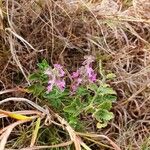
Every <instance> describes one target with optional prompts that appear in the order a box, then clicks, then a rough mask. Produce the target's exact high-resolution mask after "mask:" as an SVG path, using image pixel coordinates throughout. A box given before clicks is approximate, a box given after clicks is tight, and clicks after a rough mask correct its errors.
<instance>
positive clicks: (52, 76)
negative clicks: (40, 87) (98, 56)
mask: <svg viewBox="0 0 150 150" xmlns="http://www.w3.org/2000/svg"><path fill="white" fill-rule="evenodd" d="M84 58H85V61H84V62H83V63H82V66H81V67H80V68H79V69H78V70H77V71H75V72H73V73H72V80H73V83H72V85H71V90H72V92H75V91H76V90H77V88H78V87H79V86H80V85H85V84H87V83H94V82H95V81H96V73H95V72H94V70H93V68H92V63H93V62H94V57H93V56H85V57H84ZM45 74H46V75H48V77H49V81H48V86H47V92H48V93H49V92H51V91H52V89H53V87H54V86H56V87H57V88H58V89H60V90H61V91H64V89H65V85H66V83H65V80H64V76H65V72H64V70H63V67H62V66H61V65H60V64H54V68H53V69H51V68H48V69H47V70H46V71H45Z"/></svg>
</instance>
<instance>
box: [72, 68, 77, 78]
mask: <svg viewBox="0 0 150 150" xmlns="http://www.w3.org/2000/svg"><path fill="white" fill-rule="evenodd" d="M78 76H79V70H77V71H76V72H73V73H72V76H71V77H72V78H77V77H78Z"/></svg>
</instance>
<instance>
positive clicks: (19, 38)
mask: <svg viewBox="0 0 150 150" xmlns="http://www.w3.org/2000/svg"><path fill="white" fill-rule="evenodd" d="M149 10H150V2H149V0H90V1H86V0H61V1H59V0H56V1H55V0H51V1H50V0H32V1H30V0H27V1H26V0H1V1H0V41H1V44H0V64H1V65H0V88H1V91H2V92H1V93H2V94H1V95H0V99H1V100H3V99H5V98H6V97H26V98H28V99H30V100H32V101H38V103H40V104H41V105H42V106H43V105H45V102H43V101H41V100H38V99H36V100H35V99H34V98H33V97H32V95H29V94H28V93H26V91H24V90H21V89H22V87H26V86H27V85H30V82H29V80H28V75H29V74H30V73H31V72H33V71H34V70H36V64H37V63H38V62H39V61H41V60H42V59H43V58H46V59H47V60H48V61H49V63H50V64H54V63H60V64H62V65H63V66H65V67H66V68H67V71H68V72H69V71H70V70H75V69H76V68H78V67H79V66H80V64H81V62H82V60H83V56H84V55H86V54H92V55H94V56H95V57H96V58H97V60H102V62H103V66H104V68H105V69H106V70H111V71H113V72H114V73H115V74H116V79H115V80H114V81H113V82H111V83H110V84H111V85H112V86H113V87H114V89H115V90H116V91H117V94H118V101H117V103H116V104H115V105H114V108H113V112H114V113H115V118H114V119H113V120H112V122H110V124H109V126H108V127H107V128H105V129H96V127H95V124H94V123H93V122H90V117H89V118H85V120H87V124H89V126H88V127H87V129H86V131H88V132H94V133H95V134H103V135H106V136H107V137H109V138H111V139H112V141H114V142H115V143H116V144H117V145H118V146H119V147H120V148H121V149H122V150H138V149H139V150H148V149H149V147H150V140H149V138H150V137H149V134H150V123H149V119H150V96H149V93H150V44H149V43H150V12H149ZM68 76H69V73H68ZM7 89H10V90H7ZM0 109H3V110H6V111H12V112H14V111H17V110H20V111H21V110H32V108H31V107H29V106H28V105H24V104H20V103H18V102H16V103H13V104H11V103H10V102H8V103H5V104H3V105H1V106H0ZM4 122H5V123H4ZM12 122H13V120H10V119H9V120H8V119H6V120H3V121H1V122H0V126H1V127H2V128H4V125H8V124H10V123H12ZM54 129H55V130H54V131H55V136H57V137H58V138H56V137H55V136H52V138H53V139H51V140H49V139H48V138H47V137H46V136H44V134H45V135H47V134H46V133H49V135H54V133H53V131H52V130H51V129H50V128H48V129H46V127H45V126H44V125H43V133H44V134H42V131H40V132H41V136H43V139H45V140H43V139H42V140H41V139H40V137H38V138H37V141H36V142H37V144H42V145H45V144H49V145H50V144H52V145H53V144H58V143H57V142H59V143H61V142H64V141H65V140H66V139H68V134H67V133H63V132H62V131H60V130H61V129H60V128H55V127H54ZM32 130H33V126H32V125H31V124H28V123H26V124H25V125H24V126H20V125H19V126H18V128H15V129H14V131H13V132H12V135H11V136H10V137H9V138H8V140H7V143H5V144H6V147H7V148H9V149H13V148H18V149H21V148H23V147H22V146H24V147H27V146H28V145H29V142H30V140H29V139H31V135H32ZM19 131H20V133H21V134H20V133H19ZM61 135H63V137H64V139H63V138H62V137H61ZM80 136H81V135H80ZM89 137H90V136H89ZM89 137H88V136H87V137H86V138H85V143H87V144H89V145H90V147H91V149H99V148H100V147H101V149H113V148H112V145H111V146H109V143H108V142H106V141H105V140H102V141H99V142H98V143H96V142H95V140H94V143H95V144H94V145H93V144H91V143H92V142H93V140H92V139H91V138H89ZM88 140H91V142H87V141H88ZM65 142H66V141H65ZM22 143H24V144H22ZM67 144H68V145H69V144H71V143H67ZM98 145H100V147H99V146H98ZM65 146H66V149H69V148H70V147H67V145H65ZM84 146H85V145H84ZM58 147H59V145H58ZM60 147H61V146H60ZM56 149H57V148H56ZM58 149H59V148H58ZM60 149H61V148H60ZM70 149H72V147H71V148H70Z"/></svg>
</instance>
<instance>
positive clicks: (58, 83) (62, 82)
mask: <svg viewBox="0 0 150 150" xmlns="http://www.w3.org/2000/svg"><path fill="white" fill-rule="evenodd" d="M55 84H56V86H57V87H58V88H59V89H60V90H61V91H64V89H65V85H66V83H65V80H64V79H63V80H56V81H55Z"/></svg>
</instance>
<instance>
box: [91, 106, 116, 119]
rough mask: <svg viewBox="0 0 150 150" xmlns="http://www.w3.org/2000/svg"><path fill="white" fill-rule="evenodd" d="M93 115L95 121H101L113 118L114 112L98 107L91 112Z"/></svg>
mask: <svg viewBox="0 0 150 150" xmlns="http://www.w3.org/2000/svg"><path fill="white" fill-rule="evenodd" d="M93 117H95V118H96V120H97V121H99V122H102V121H109V120H111V119H113V118H114V114H113V113H112V112H109V111H108V110H106V109H99V110H97V111H96V112H95V113H94V114H93Z"/></svg>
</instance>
